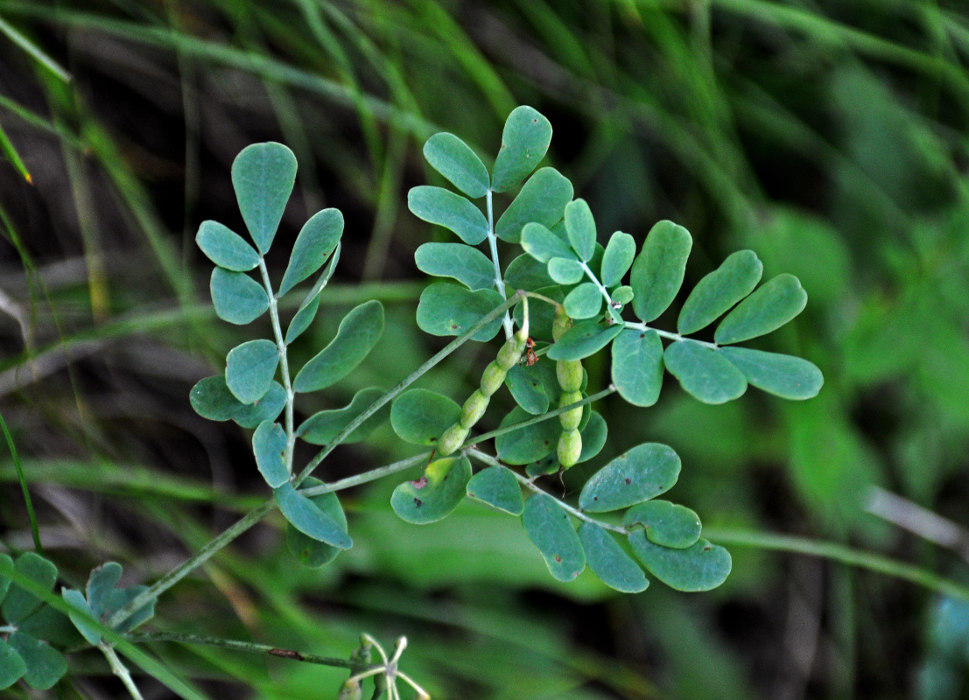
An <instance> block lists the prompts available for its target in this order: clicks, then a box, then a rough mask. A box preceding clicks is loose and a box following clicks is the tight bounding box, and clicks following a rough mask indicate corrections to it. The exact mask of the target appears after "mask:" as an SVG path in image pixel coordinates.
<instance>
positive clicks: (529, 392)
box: [505, 365, 549, 416]
mask: <svg viewBox="0 0 969 700" xmlns="http://www.w3.org/2000/svg"><path fill="white" fill-rule="evenodd" d="M529 370H530V368H528V367H522V366H521V365H515V366H514V367H512V368H511V369H510V370H508V374H506V375H505V386H507V387H508V391H510V392H511V395H512V398H514V399H515V403H517V404H518V405H519V406H521V407H522V408H523V409H524V410H525V411H527V412H528V413H531V414H532V415H533V416H540V415H542V414H543V413H545V412H546V411H548V406H549V401H548V394H546V393H545V385H544V384H543V383H542V380H541V379H540V378H539V377H538V376H537V375H536V374H535V373H534V372H531V371H529Z"/></svg>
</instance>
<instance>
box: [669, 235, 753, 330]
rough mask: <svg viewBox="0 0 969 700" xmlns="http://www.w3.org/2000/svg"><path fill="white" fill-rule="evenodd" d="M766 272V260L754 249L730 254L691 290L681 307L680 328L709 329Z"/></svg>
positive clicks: (677, 323) (751, 289)
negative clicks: (764, 263) (764, 262)
mask: <svg viewBox="0 0 969 700" xmlns="http://www.w3.org/2000/svg"><path fill="white" fill-rule="evenodd" d="M763 271H764V265H763V263H761V261H760V258H758V257H757V254H756V253H754V251H752V250H738V251H737V252H736V253H733V254H731V255H729V256H728V257H727V259H726V260H724V261H723V263H722V264H721V265H720V267H718V268H717V269H716V270H714V271H713V272H711V273H710V274H708V275H707V276H706V277H704V278H703V279H701V280H700V281H699V282H697V285H696V287H694V288H693V291H692V292H690V296H688V297H687V298H686V301H685V302H684V303H683V308H682V309H681V310H680V316H679V319H678V320H677V322H676V327H677V330H679V332H680V333H684V334H686V333H693V332H694V331H698V330H700V329H701V328H706V327H707V326H708V325H710V324H711V323H713V322H714V321H715V320H717V319H718V318H719V317H720V316H721V315H722V314H724V313H726V312H727V310H728V309H729V308H730V307H731V306H733V305H734V304H736V303H737V302H738V301H740V300H741V299H743V298H744V297H746V296H747V295H748V294H750V293H751V292H752V291H754V287H756V286H757V283H758V282H760V276H761V274H762V273H763Z"/></svg>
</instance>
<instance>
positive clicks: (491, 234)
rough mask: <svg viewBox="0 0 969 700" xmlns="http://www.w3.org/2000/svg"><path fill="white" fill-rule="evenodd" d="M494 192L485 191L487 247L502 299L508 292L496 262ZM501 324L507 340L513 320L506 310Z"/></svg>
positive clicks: (496, 240)
mask: <svg viewBox="0 0 969 700" xmlns="http://www.w3.org/2000/svg"><path fill="white" fill-rule="evenodd" d="M493 195H494V193H493V192H492V191H491V189H490V188H489V189H488V191H487V192H486V193H485V203H486V207H487V209H488V249H489V251H490V252H491V262H492V264H493V265H494V266H495V289H497V290H498V293H499V294H501V298H502V299H507V298H508V293H507V291H506V290H505V279H504V276H503V275H502V274H501V263H499V262H498V236H497V235H496V234H495V207H494V202H493ZM502 325H504V327H505V340H508V338H510V337H511V336H512V334H513V333H514V332H515V326H514V322H513V321H512V320H511V314H510V313H508V312H507V311H506V312H505V318H504V320H503V321H502Z"/></svg>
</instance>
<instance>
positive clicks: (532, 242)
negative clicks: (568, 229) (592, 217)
mask: <svg viewBox="0 0 969 700" xmlns="http://www.w3.org/2000/svg"><path fill="white" fill-rule="evenodd" d="M521 246H522V248H524V249H525V252H526V253H528V254H529V255H531V256H532V257H533V258H535V259H536V260H538V261H539V262H542V263H547V262H548V261H549V260H551V259H552V258H564V259H566V260H568V259H569V258H574V254H573V253H572V249H571V248H569V244H568V243H566V242H565V241H564V240H562V239H561V238H560V237H558V236H556V235H555V234H554V233H552V232H551V231H550V230H549V229H548V227H546V226H544V225H543V224H540V223H537V222H534V221H532V222H529V223H527V224H525V227H524V228H523V229H522V230H521Z"/></svg>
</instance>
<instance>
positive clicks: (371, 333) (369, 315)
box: [293, 300, 384, 393]
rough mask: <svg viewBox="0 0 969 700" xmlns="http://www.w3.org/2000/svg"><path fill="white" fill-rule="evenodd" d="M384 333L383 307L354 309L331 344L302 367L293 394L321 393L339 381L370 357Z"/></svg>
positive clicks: (369, 304)
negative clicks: (320, 391)
mask: <svg viewBox="0 0 969 700" xmlns="http://www.w3.org/2000/svg"><path fill="white" fill-rule="evenodd" d="M383 330H384V307H383V305H382V304H381V303H380V302H379V301H376V300H371V301H367V302H364V303H363V304H360V305H359V306H357V307H355V308H353V309H351V310H350V312H349V313H348V314H347V315H346V316H344V317H343V320H342V321H340V327H339V328H338V329H337V332H336V336H335V337H334V338H333V340H331V341H330V344H329V345H327V346H326V347H325V348H323V349H322V350H321V351H320V352H319V353H317V354H316V356H314V357H313V358H311V359H310V360H309V361H307V363H306V364H305V365H303V368H302V369H301V370H300V371H299V373H298V374H297V375H296V379H294V380H293V390H294V391H298V392H301V393H305V392H308V391H318V390H319V389H324V388H326V387H328V386H331V385H333V384H335V383H336V382H338V381H340V380H341V379H343V378H344V377H345V376H346V375H348V374H349V373H350V372H351V371H353V369H354V368H355V367H356V366H357V365H359V364H360V363H361V362H362V361H363V359H364V358H365V357H366V356H367V355H368V354H369V353H370V351H371V350H372V349H373V347H374V345H376V344H377V341H378V340H380V336H381V335H382V334H383Z"/></svg>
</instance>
